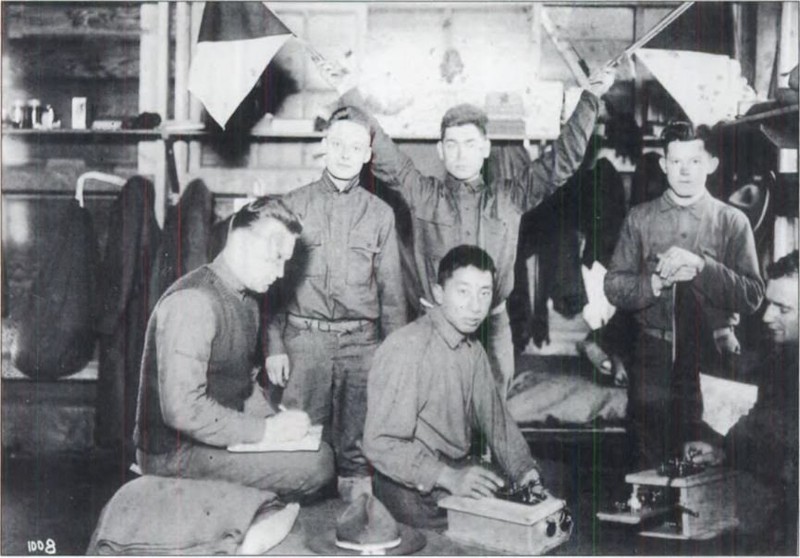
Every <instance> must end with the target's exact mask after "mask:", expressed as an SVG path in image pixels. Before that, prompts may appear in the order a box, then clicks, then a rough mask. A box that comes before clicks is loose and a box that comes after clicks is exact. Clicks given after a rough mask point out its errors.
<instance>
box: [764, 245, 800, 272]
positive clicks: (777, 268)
mask: <svg viewBox="0 0 800 558" xmlns="http://www.w3.org/2000/svg"><path fill="white" fill-rule="evenodd" d="M797 259H798V258H797V250H795V251H794V252H792V253H791V254H788V255H786V256H784V257H782V258H781V259H779V260H778V261H775V262H772V263H771V264H769V265H768V266H767V278H768V279H782V278H784V277H797V276H798V275H800V273H798V265H797Z"/></svg>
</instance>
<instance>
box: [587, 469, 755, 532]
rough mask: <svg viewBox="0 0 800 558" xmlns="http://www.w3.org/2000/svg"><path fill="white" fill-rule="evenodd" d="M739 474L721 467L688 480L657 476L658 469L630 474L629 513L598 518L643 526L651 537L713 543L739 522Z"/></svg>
mask: <svg viewBox="0 0 800 558" xmlns="http://www.w3.org/2000/svg"><path fill="white" fill-rule="evenodd" d="M735 476H736V473H735V472H734V471H730V470H727V469H719V468H712V469H706V470H704V471H701V472H699V473H697V474H693V475H689V476H686V477H668V476H663V475H659V474H658V472H657V471H656V470H655V469H651V470H647V471H642V472H639V473H632V474H629V475H627V476H626V477H625V482H627V483H628V484H631V485H632V492H631V499H630V500H629V501H628V505H627V509H625V510H615V511H610V512H599V513H598V514H597V518H598V519H600V520H603V521H613V522H616V523H625V524H629V525H640V526H642V528H643V530H642V531H641V532H640V534H641V535H643V536H648V537H660V538H668V539H710V538H713V537H715V536H716V535H718V534H720V533H721V532H723V531H725V530H727V529H731V528H734V527H736V526H737V525H738V523H739V522H738V520H737V519H736V498H735V496H734V493H735V492H734V482H735ZM637 502H639V504H638V505H636V503H637ZM630 503H633V504H634V505H633V506H631V505H630ZM650 525H653V526H652V527H651V526H650Z"/></svg>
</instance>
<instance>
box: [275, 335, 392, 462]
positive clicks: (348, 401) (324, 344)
mask: <svg viewBox="0 0 800 558" xmlns="http://www.w3.org/2000/svg"><path fill="white" fill-rule="evenodd" d="M283 340H284V344H285V346H286V352H287V354H288V355H289V364H290V367H291V368H290V370H291V373H290V376H289V382H288V383H287V385H286V388H285V389H284V391H283V398H282V403H283V404H284V405H285V406H286V407H288V408H297V409H302V410H304V411H305V412H306V413H308V416H309V417H310V418H311V422H312V423H313V424H322V425H323V426H324V428H323V438H324V439H325V440H330V442H331V445H332V446H333V451H334V454H335V455H336V465H337V467H338V474H339V476H342V477H355V476H362V477H366V476H369V474H370V469H369V465H368V463H367V459H366V457H364V453H363V452H362V451H361V444H362V438H363V435H364V421H365V420H366V417H367V375H368V374H369V369H370V368H371V367H372V358H373V356H374V354H375V350H376V349H377V348H378V337H377V327H376V326H375V325H374V324H369V325H367V326H364V327H361V328H359V329H357V330H355V331H351V332H347V333H336V332H324V331H319V330H318V329H311V328H305V329H301V328H298V327H295V326H293V325H292V324H291V323H289V324H287V325H286V331H285V333H284V336H283Z"/></svg>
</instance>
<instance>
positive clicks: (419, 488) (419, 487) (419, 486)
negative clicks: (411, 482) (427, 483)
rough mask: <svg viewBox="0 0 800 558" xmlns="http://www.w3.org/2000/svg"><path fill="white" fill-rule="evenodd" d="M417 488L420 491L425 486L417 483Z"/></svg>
mask: <svg viewBox="0 0 800 558" xmlns="http://www.w3.org/2000/svg"><path fill="white" fill-rule="evenodd" d="M417 490H419V491H420V492H422V491H423V490H425V487H424V486H422V485H421V484H418V485H417Z"/></svg>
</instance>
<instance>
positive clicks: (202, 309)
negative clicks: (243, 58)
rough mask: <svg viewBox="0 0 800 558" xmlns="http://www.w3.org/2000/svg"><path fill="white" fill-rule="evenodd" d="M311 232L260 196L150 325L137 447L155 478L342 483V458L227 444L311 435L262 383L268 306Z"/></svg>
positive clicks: (300, 490) (288, 486) (305, 487)
mask: <svg viewBox="0 0 800 558" xmlns="http://www.w3.org/2000/svg"><path fill="white" fill-rule="evenodd" d="M301 230H302V226H301V224H300V221H299V220H298V219H297V217H296V216H295V215H294V213H292V212H291V211H290V210H289V209H288V208H287V207H286V206H285V205H284V204H283V202H281V201H279V200H276V199H270V198H266V197H264V198H260V199H258V200H256V201H254V202H253V203H251V204H249V205H247V206H245V207H244V208H242V209H241V210H240V211H239V212H238V213H236V214H235V215H234V217H233V219H232V221H231V229H230V233H229V234H228V239H227V241H226V244H225V247H224V248H223V250H222V252H221V253H220V255H219V256H218V257H217V258H216V259H215V260H214V261H213V262H212V263H211V264H208V265H205V266H203V267H200V268H198V269H196V270H195V271H193V272H191V273H189V274H187V275H185V276H184V277H182V278H181V279H179V280H178V281H176V282H175V283H174V284H173V285H172V286H171V287H170V288H169V289H168V290H167V291H166V292H165V293H164V295H163V296H162V297H161V299H160V300H159V301H158V303H157V305H156V307H155V309H154V310H153V314H152V315H151V316H150V322H149V323H148V326H147V335H146V338H145V347H144V355H143V357H142V367H141V382H140V386H141V387H140V388H139V402H138V409H137V414H136V428H135V430H134V441H135V443H136V447H137V461H138V462H139V466H140V467H141V469H142V471H143V472H144V473H146V474H153V475H160V476H168V477H182V478H193V479H216V480H224V481H229V482H234V483H239V484H243V485H247V486H252V487H255V488H260V489H262V490H270V491H272V492H275V493H277V494H278V495H280V496H282V497H285V498H298V497H301V496H307V495H310V494H312V493H314V492H316V491H317V490H319V489H320V488H322V487H323V486H324V485H325V484H326V483H327V482H328V481H329V480H331V478H332V477H333V455H332V452H331V450H330V448H329V447H328V446H327V445H325V444H322V446H321V447H320V449H319V451H317V452H302V453H283V452H270V453H229V452H228V451H227V450H226V447H227V446H230V445H233V444H241V443H248V442H259V441H262V440H274V441H287V440H291V439H296V438H301V437H303V436H304V435H305V434H306V432H307V430H308V427H309V419H308V416H307V415H306V414H305V413H304V412H302V411H284V412H281V413H278V414H275V413H274V412H273V411H272V409H271V408H270V406H269V405H268V403H267V400H266V399H265V396H264V393H263V391H262V390H261V388H260V387H259V386H258V384H257V383H256V382H255V379H254V376H255V366H256V362H257V355H256V345H257V343H256V342H257V337H258V327H259V304H258V301H257V299H256V298H255V296H256V295H257V294H259V293H264V292H266V291H267V289H268V288H269V286H270V285H271V284H272V283H273V282H274V281H275V280H276V279H277V278H279V277H281V276H282V275H283V272H284V265H285V263H286V261H287V260H288V259H289V258H291V257H292V253H293V251H294V244H295V240H296V238H297V236H298V235H299V234H300V231H301Z"/></svg>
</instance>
